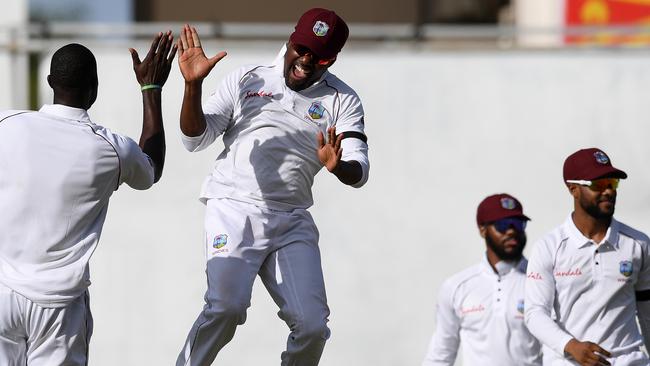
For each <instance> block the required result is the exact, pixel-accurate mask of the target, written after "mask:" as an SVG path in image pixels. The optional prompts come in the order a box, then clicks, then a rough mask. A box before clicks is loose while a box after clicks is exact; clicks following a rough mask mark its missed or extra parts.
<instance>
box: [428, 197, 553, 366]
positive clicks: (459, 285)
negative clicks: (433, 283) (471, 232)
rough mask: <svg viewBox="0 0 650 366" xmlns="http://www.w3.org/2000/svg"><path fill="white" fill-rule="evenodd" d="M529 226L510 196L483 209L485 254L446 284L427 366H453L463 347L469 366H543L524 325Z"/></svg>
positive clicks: (488, 201)
mask: <svg viewBox="0 0 650 366" xmlns="http://www.w3.org/2000/svg"><path fill="white" fill-rule="evenodd" d="M528 220H529V218H528V217H527V216H526V215H524V213H523V207H522V206H521V203H519V201H518V200H517V199H515V198H514V197H512V196H510V195H508V194H496V195H492V196H489V197H487V198H485V199H484V200H483V201H482V202H481V203H480V204H479V206H478V210H477V214H476V221H477V223H478V228H479V232H480V233H481V236H482V237H483V238H484V239H485V247H486V254H485V256H484V257H483V259H482V260H481V262H480V263H478V264H476V265H474V266H472V267H469V268H467V269H465V270H464V271H462V272H459V273H457V274H455V275H453V276H452V277H450V278H448V279H447V280H446V281H445V282H444V283H443V284H442V287H441V289H440V294H439V296H438V306H437V317H436V319H437V320H436V331H435V333H434V334H433V337H432V339H431V343H430V344H429V350H428V352H427V355H426V357H425V359H424V362H423V364H422V365H423V366H443V365H444V366H453V365H454V362H455V361H456V354H457V352H458V346H459V345H460V343H461V342H462V343H463V350H464V352H463V363H464V364H465V365H487V366H529V365H541V364H542V355H541V346H540V344H539V342H538V341H537V339H535V337H533V336H532V334H530V332H529V331H528V329H527V328H526V326H525V324H524V283H525V282H526V264H527V262H526V258H524V257H523V254H522V253H523V250H524V246H525V245H526V232H525V228H526V223H527V221H528Z"/></svg>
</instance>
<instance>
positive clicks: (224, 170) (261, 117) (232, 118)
mask: <svg viewBox="0 0 650 366" xmlns="http://www.w3.org/2000/svg"><path fill="white" fill-rule="evenodd" d="M283 56H284V51H280V54H279V55H278V57H277V58H276V60H275V61H274V62H273V63H271V64H268V65H257V66H245V67H242V68H240V69H238V70H237V71H235V72H233V73H231V74H229V75H228V76H227V77H226V78H225V79H224V80H223V81H222V83H221V85H220V86H219V88H218V89H217V91H216V92H215V93H214V94H213V95H212V96H211V97H210V98H209V99H208V100H207V101H206V102H205V103H204V105H203V112H204V114H205V118H206V122H207V127H206V130H205V131H204V132H203V134H202V135H200V136H196V137H188V136H183V144H184V145H185V147H186V148H187V149H188V150H189V151H199V150H202V149H204V148H206V147H207V146H209V145H210V144H211V143H212V142H214V141H215V139H216V138H217V137H218V136H219V135H221V134H223V142H224V145H225V149H224V151H223V152H222V153H221V154H220V155H219V157H218V158H217V161H216V164H215V167H214V170H213V171H212V173H211V174H210V175H209V176H208V177H207V179H206V180H205V182H204V184H203V188H202V190H201V199H202V201H203V202H205V200H207V199H210V198H230V199H235V200H240V201H244V202H248V203H252V204H255V205H258V206H262V207H268V208H271V209H276V210H292V209H295V208H308V207H309V206H311V205H312V203H313V200H312V192H311V187H312V184H313V182H314V176H315V175H316V173H318V171H319V170H320V169H321V168H322V167H323V165H322V164H321V162H320V161H319V159H318V156H317V146H318V144H317V133H318V131H322V132H323V133H325V131H326V129H327V128H328V127H330V126H336V132H337V134H340V133H344V132H348V133H350V132H352V133H357V136H362V137H363V138H365V135H364V134H363V133H364V121H363V116H364V114H363V107H362V105H361V100H360V99H359V97H358V96H357V94H356V93H355V92H354V90H352V89H351V88H350V87H349V86H347V85H346V84H345V83H343V82H342V81H341V80H339V79H338V78H337V77H336V76H334V75H333V74H331V73H329V72H327V71H326V72H325V74H324V75H323V76H322V78H321V79H320V80H319V81H318V82H316V83H315V84H313V85H312V86H310V87H309V88H306V89H304V90H301V91H299V92H295V91H293V90H291V89H289V87H287V85H286V83H285V80H284V75H283V68H284V66H283V65H284V57H283ZM325 136H327V135H325ZM341 146H342V149H343V156H342V159H343V160H346V161H349V160H356V161H358V162H359V163H360V164H361V166H362V168H363V178H362V179H361V181H359V182H358V183H357V184H355V185H354V186H355V187H360V186H362V185H363V184H364V183H365V182H366V180H367V179H368V167H369V164H368V145H367V144H366V142H365V141H362V140H361V139H358V138H345V139H343V142H342V145H341Z"/></svg>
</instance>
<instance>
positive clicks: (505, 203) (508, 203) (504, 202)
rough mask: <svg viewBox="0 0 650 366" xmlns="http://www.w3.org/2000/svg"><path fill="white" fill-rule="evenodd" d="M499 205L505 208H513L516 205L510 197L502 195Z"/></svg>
mask: <svg viewBox="0 0 650 366" xmlns="http://www.w3.org/2000/svg"><path fill="white" fill-rule="evenodd" d="M501 207H503V208H505V209H506V210H514V209H515V208H516V207H517V204H516V203H515V200H513V199H512V198H510V197H503V198H502V199H501Z"/></svg>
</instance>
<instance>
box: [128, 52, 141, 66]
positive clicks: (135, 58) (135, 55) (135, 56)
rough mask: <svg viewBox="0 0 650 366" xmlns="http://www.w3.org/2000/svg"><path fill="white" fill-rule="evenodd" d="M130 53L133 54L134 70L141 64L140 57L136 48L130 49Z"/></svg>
mask: <svg viewBox="0 0 650 366" xmlns="http://www.w3.org/2000/svg"><path fill="white" fill-rule="evenodd" d="M129 52H130V53H131V60H132V61H133V68H134V69H135V68H136V67H137V66H138V65H140V63H141V61H140V56H138V51H136V50H135V48H129Z"/></svg>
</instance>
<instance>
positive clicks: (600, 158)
mask: <svg viewBox="0 0 650 366" xmlns="http://www.w3.org/2000/svg"><path fill="white" fill-rule="evenodd" d="M594 157H595V158H596V161H597V162H598V163H600V164H603V165H605V164H607V163H609V158H608V157H607V155H605V153H604V152H602V151H596V152H595V153H594Z"/></svg>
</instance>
